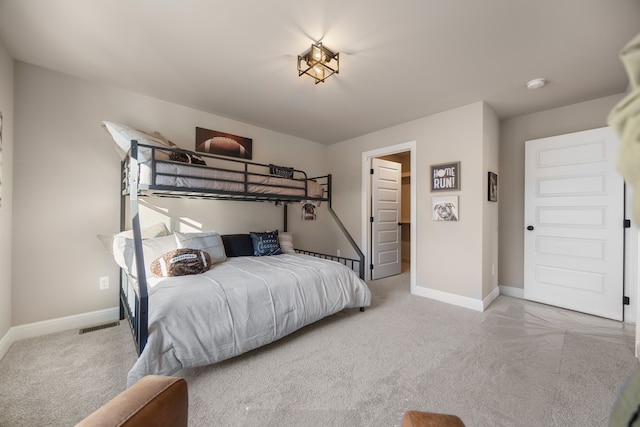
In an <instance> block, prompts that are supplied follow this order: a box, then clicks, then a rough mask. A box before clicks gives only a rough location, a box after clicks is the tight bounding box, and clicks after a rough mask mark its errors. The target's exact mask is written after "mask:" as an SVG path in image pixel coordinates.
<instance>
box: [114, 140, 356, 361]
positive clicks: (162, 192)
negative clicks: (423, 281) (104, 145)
mask: <svg viewBox="0 0 640 427" xmlns="http://www.w3.org/2000/svg"><path fill="white" fill-rule="evenodd" d="M139 147H144V148H149V149H151V153H152V154H151V163H152V166H151V167H152V177H153V182H154V183H155V169H156V167H155V163H156V160H155V150H156V149H158V150H161V151H169V152H170V151H175V152H182V153H183V152H185V150H180V149H175V150H174V149H165V148H157V147H154V146H150V145H144V144H138V142H137V141H135V140H132V141H131V150H130V154H129V155H128V156H127V157H125V159H124V160H123V161H122V164H121V168H122V183H121V184H122V187H121V191H120V230H125V226H126V209H125V206H126V198H127V197H129V210H130V215H131V226H132V231H133V240H134V250H135V255H136V269H137V272H138V278H137V283H132V279H131V278H130V277H128V276H127V275H126V274H124V272H122V271H121V274H120V319H121V320H123V319H124V318H125V316H126V317H127V319H128V320H129V326H130V328H131V333H132V335H133V337H134V341H135V343H136V350H137V352H138V355H139V354H140V353H142V350H144V347H145V345H146V344H147V338H148V336H149V330H148V320H149V293H148V287H147V278H146V272H145V267H144V259H143V250H142V231H141V227H140V211H139V206H138V197H139V196H150V195H153V196H159V197H180V198H198V199H223V200H247V201H269V202H276V203H287V202H299V201H302V200H317V201H328V204H329V206H328V210H329V212H330V213H331V216H332V217H333V218H334V220H335V221H336V223H337V224H338V226H339V227H340V230H341V231H342V233H343V234H344V235H345V237H346V238H347V240H348V241H349V243H350V244H351V246H352V247H353V249H354V251H355V252H356V253H357V254H358V258H359V259H352V258H345V257H340V256H334V255H327V254H322V253H319V252H313V251H306V250H299V249H296V252H298V253H304V254H307V255H311V256H314V257H317V258H323V259H329V260H333V261H337V262H340V263H342V264H344V265H345V266H350V267H351V269H352V270H354V271H355V264H358V274H359V276H360V278H361V279H362V280H364V277H365V276H364V271H365V269H364V264H365V263H364V253H363V252H362V251H361V250H360V248H359V247H358V245H357V244H356V242H355V240H353V237H351V235H350V234H349V232H348V231H347V229H346V228H345V226H344V225H343V224H342V222H341V221H340V219H339V218H338V215H337V214H336V213H335V212H334V211H333V208H332V206H331V186H332V182H331V175H326V176H320V177H315V178H307V175H306V173H305V172H304V171H298V170H294V171H295V172H296V173H300V174H302V176H304V178H297V179H298V180H300V181H302V180H304V181H305V187H304V190H305V196H282V195H276V196H271V197H270V196H269V195H267V194H262V193H250V192H248V191H245V192H242V193H237V192H218V191H216V190H210V189H189V190H188V191H184V189H180V188H178V187H169V186H157V185H150V186H149V190H151V191H144V192H141V191H140V188H139V185H140V181H139V178H140V177H139V169H138V152H139V151H138V149H139ZM198 156H202V157H207V158H213V159H217V160H223V161H228V162H237V163H244V164H245V166H244V172H243V173H244V184H245V187H244V188H245V190H248V176H250V175H263V176H272V175H266V174H259V173H253V172H249V170H248V167H249V165H253V166H255V167H267V168H268V167H270V166H271V165H265V164H261V163H254V162H248V161H244V160H235V159H230V158H227V157H221V156H215V155H209V154H202V155H201V154H200V153H198ZM160 161H162V160H160ZM160 161H158V162H160ZM190 166H198V165H194V164H190ZM200 167H205V168H209V166H204V165H203V166H200ZM214 169H216V170H222V171H229V172H235V173H238V172H239V171H238V170H232V169H222V168H214ZM198 178H201V177H198ZM294 179H296V178H294ZM308 179H312V180H315V181H317V182H318V183H320V184H321V185H322V187H323V197H317V198H313V197H307V196H306V195H307V194H308V188H307V185H306V182H307V180H308ZM276 187H281V188H296V189H300V188H299V187H291V186H286V185H285V186H278V185H276ZM192 190H193V191H192ZM286 207H287V206H286V204H285V206H284V208H285V209H284V230H285V231H286V229H287V209H286ZM123 276H124V277H123ZM125 282H126V285H127V291H126V292H125V290H124V285H125ZM130 292H133V300H134V302H133V307H131V302H130V301H131V300H132V298H131V295H130ZM361 310H362V308H361Z"/></svg>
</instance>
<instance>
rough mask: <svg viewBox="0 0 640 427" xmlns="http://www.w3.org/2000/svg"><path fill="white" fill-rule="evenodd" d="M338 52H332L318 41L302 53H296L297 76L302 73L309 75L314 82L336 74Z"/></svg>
mask: <svg viewBox="0 0 640 427" xmlns="http://www.w3.org/2000/svg"><path fill="white" fill-rule="evenodd" d="M339 69H340V54H339V53H333V52H332V51H331V50H329V49H327V48H326V47H324V46H323V45H322V43H320V42H318V43H315V44H312V45H311V48H309V50H307V51H306V52H305V53H303V54H302V55H298V77H300V76H301V75H303V74H306V75H308V76H311V77H313V78H314V80H315V81H316V84H318V83H320V82H322V83H324V81H325V80H326V79H327V78H328V77H329V76H330V75H332V74H338V71H339Z"/></svg>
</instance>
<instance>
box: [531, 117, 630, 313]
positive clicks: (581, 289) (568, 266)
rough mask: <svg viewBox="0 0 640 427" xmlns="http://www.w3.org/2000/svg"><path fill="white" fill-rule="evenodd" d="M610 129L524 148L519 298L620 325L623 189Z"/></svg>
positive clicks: (535, 142) (551, 140) (560, 138)
mask: <svg viewBox="0 0 640 427" xmlns="http://www.w3.org/2000/svg"><path fill="white" fill-rule="evenodd" d="M617 152H618V139H617V137H616V135H615V134H614V132H613V130H612V129H610V128H600V129H593V130H588V131H583V132H576V133H571V134H567V135H559V136H554V137H549V138H542V139H537V140H532V141H527V142H526V144H525V218H524V226H525V230H524V242H525V248H524V256H525V259H524V276H525V277H524V296H525V298H526V299H529V300H533V301H538V302H542V303H546V304H550V305H554V306H558V307H564V308H568V309H571V310H576V311H580V312H584V313H589V314H594V315H597V316H602V317H607V318H611V319H615V320H622V317H623V302H622V296H623V278H624V264H623V257H624V228H623V224H624V222H623V220H624V182H623V180H622V177H621V176H620V174H618V173H617V171H616V169H615V164H616V159H617Z"/></svg>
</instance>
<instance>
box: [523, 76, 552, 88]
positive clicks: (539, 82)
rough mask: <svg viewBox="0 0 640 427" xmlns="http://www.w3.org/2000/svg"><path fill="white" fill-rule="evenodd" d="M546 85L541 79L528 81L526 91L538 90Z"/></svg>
mask: <svg viewBox="0 0 640 427" xmlns="http://www.w3.org/2000/svg"><path fill="white" fill-rule="evenodd" d="M546 83H547V81H546V80H545V79H543V78H539V79H533V80H529V81H528V82H527V89H540V88H541V87H542V86H544V85H545V84H546Z"/></svg>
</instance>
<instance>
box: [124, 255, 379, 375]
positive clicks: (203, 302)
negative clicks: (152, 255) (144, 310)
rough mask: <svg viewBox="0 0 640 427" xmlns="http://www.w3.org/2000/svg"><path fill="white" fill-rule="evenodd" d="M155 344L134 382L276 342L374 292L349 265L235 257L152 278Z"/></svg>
mask: <svg viewBox="0 0 640 427" xmlns="http://www.w3.org/2000/svg"><path fill="white" fill-rule="evenodd" d="M149 288H150V289H149V339H148V341H147V345H146V347H145V348H144V350H143V352H142V354H141V355H140V357H139V358H138V360H137V361H136V363H135V364H134V365H133V367H132V368H131V370H130V371H129V375H128V378H127V382H128V385H131V384H133V383H135V382H136V381H137V380H138V379H140V378H142V377H143V376H145V375H148V374H160V375H172V374H174V373H175V372H177V371H178V370H180V369H182V368H193V367H197V366H204V365H209V364H212V363H216V362H219V361H221V360H225V359H228V358H230V357H233V356H237V355H239V354H242V353H244V352H246V351H249V350H252V349H255V348H257V347H260V346H262V345H265V344H268V343H271V342H273V341H275V340H278V339H280V338H282V337H284V336H285V335H287V334H290V333H292V332H294V331H296V330H297V329H300V328H301V327H303V326H305V325H308V324H310V323H313V322H315V321H317V320H320V319H322V318H323V317H326V316H328V315H331V314H334V313H336V312H338V311H340V310H342V309H344V308H350V307H367V306H369V305H370V303H371V292H370V291H369V288H368V287H367V285H366V284H365V283H364V282H363V281H362V280H360V278H359V277H358V276H357V274H355V273H354V272H353V271H351V270H350V269H349V268H347V267H345V266H344V265H342V264H339V263H337V262H334V261H327V260H323V259H319V258H314V257H311V256H308V255H301V254H295V255H293V254H283V255H276V256H263V257H235V258H229V259H227V261H225V262H223V263H221V264H216V265H214V266H213V267H212V268H211V270H209V271H208V272H206V273H204V274H198V275H192V276H182V277H171V278H163V279H149Z"/></svg>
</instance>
